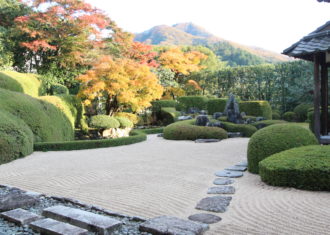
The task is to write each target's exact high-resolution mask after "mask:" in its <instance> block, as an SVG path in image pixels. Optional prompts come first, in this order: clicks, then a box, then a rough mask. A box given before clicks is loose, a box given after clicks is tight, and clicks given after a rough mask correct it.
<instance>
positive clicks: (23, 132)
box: [0, 111, 33, 164]
mask: <svg viewBox="0 0 330 235" xmlns="http://www.w3.org/2000/svg"><path fill="white" fill-rule="evenodd" d="M32 152H33V133H32V131H31V129H30V128H29V126H28V125H26V124H25V123H24V122H23V121H22V120H21V119H19V118H17V117H15V116H14V115H12V114H10V113H8V112H5V111H0V164H3V163H6V162H10V161H12V160H15V159H17V158H20V157H23V156H26V155H29V154H30V153H32Z"/></svg>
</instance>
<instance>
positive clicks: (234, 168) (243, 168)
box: [225, 166, 247, 171]
mask: <svg viewBox="0 0 330 235" xmlns="http://www.w3.org/2000/svg"><path fill="white" fill-rule="evenodd" d="M246 169H247V167H246V166H230V167H227V168H225V170H227V171H246Z"/></svg>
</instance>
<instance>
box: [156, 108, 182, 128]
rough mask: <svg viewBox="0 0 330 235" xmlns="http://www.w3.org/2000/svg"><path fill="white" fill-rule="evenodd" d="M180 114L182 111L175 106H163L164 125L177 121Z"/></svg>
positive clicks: (161, 114)
mask: <svg viewBox="0 0 330 235" xmlns="http://www.w3.org/2000/svg"><path fill="white" fill-rule="evenodd" d="M180 115H181V113H180V112H179V111H176V109H175V108H170V107H167V108H161V112H160V119H161V122H162V123H163V125H169V124H171V123H173V122H175V121H176V120H177V118H178V117H179V116H180Z"/></svg>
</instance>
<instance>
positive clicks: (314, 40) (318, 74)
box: [283, 21, 330, 144]
mask: <svg viewBox="0 0 330 235" xmlns="http://www.w3.org/2000/svg"><path fill="white" fill-rule="evenodd" d="M283 54H285V55H288V56H292V57H295V58H299V59H303V60H308V61H312V62H314V127H313V128H314V133H315V135H316V137H317V138H318V140H319V141H320V143H323V144H329V143H330V133H329V132H330V126H329V125H328V121H329V116H328V105H329V100H328V97H329V94H328V87H329V84H328V78H329V76H328V68H329V66H330V21H328V22H327V23H326V24H324V25H322V26H321V27H319V28H318V29H316V30H315V31H313V32H311V33H310V34H308V35H307V36H305V37H304V38H302V39H301V40H300V41H298V42H296V43H295V44H293V45H292V46H291V47H289V48H287V49H285V50H284V51H283Z"/></svg>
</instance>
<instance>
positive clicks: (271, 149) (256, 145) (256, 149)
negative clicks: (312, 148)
mask: <svg viewBox="0 0 330 235" xmlns="http://www.w3.org/2000/svg"><path fill="white" fill-rule="evenodd" d="M317 143H318V141H317V139H316V137H315V136H314V134H313V133H312V132H311V131H309V130H307V129H305V128H303V127H301V126H298V125H294V124H278V125H272V126H268V127H266V128H263V129H261V130H259V131H257V132H256V133H255V134H254V135H253V136H252V137H251V139H250V141H249V144H248V152H247V158H248V170H249V171H250V172H252V173H258V172H259V162H260V161H262V160H263V159H265V158H267V157H269V156H270V155H273V154H275V153H279V152H281V151H284V150H287V149H291V148H295V147H300V146H305V145H313V144H317Z"/></svg>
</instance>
